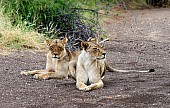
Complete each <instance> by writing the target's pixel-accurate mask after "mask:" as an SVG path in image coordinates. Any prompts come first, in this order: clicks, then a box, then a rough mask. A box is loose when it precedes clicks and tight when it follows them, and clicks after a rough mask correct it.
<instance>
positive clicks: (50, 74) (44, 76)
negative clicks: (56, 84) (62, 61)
mask: <svg viewBox="0 0 170 108" xmlns="http://www.w3.org/2000/svg"><path fill="white" fill-rule="evenodd" d="M66 77H67V74H61V73H57V72H47V73H43V74H35V75H34V78H36V79H51V78H57V79H64V78H66Z"/></svg>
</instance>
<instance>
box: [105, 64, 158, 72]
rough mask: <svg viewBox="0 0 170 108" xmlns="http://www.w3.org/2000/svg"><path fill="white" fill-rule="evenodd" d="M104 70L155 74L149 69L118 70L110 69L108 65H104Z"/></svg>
mask: <svg viewBox="0 0 170 108" xmlns="http://www.w3.org/2000/svg"><path fill="white" fill-rule="evenodd" d="M106 69H107V70H108V71H110V72H127V73H128V72H139V73H147V72H155V70H154V69H149V70H119V69H115V68H112V67H110V66H108V65H106Z"/></svg>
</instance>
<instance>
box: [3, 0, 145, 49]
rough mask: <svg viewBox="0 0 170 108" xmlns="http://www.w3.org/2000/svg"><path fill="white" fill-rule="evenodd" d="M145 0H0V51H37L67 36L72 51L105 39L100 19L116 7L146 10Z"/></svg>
mask: <svg viewBox="0 0 170 108" xmlns="http://www.w3.org/2000/svg"><path fill="white" fill-rule="evenodd" d="M147 3H148V0H0V48H1V49H2V48H3V49H9V48H12V49H28V48H29V49H30V48H31V49H41V48H42V42H43V40H44V38H61V37H64V36H67V37H68V38H69V40H70V41H69V43H70V44H71V45H72V46H73V45H74V46H75V47H71V46H70V49H76V48H78V47H79V44H80V42H81V41H82V40H87V39H88V38H89V37H98V38H99V39H100V38H101V37H106V34H105V33H104V31H102V30H101V28H100V25H99V24H100V18H101V16H102V17H103V16H104V15H106V14H108V11H111V9H112V7H113V6H115V5H118V6H120V7H122V8H124V9H129V8H143V7H148V5H147Z"/></svg>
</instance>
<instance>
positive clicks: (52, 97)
mask: <svg viewBox="0 0 170 108" xmlns="http://www.w3.org/2000/svg"><path fill="white" fill-rule="evenodd" d="M103 28H104V29H105V30H106V31H107V32H108V33H110V36H109V37H110V38H111V39H112V41H110V42H107V43H106V46H105V47H106V51H107V59H108V61H109V62H110V65H111V66H112V67H116V68H118V69H150V68H154V69H155V70H156V72H154V73H111V72H107V73H106V75H105V78H104V84H105V85H104V88H102V89H98V90H94V91H90V92H82V91H79V90H77V89H76V87H75V81H74V80H73V79H65V80H57V79H50V80H36V79H33V78H32V76H21V75H20V71H23V70H34V69H43V68H45V61H46V58H45V53H44V52H37V51H13V52H11V54H6V55H0V67H1V68H0V95H1V96H0V108H93V107H96V108H100V107H101V108H170V65H169V63H170V8H169V9H151V10H133V11H127V12H125V13H123V14H122V15H121V17H117V16H116V17H112V18H106V19H104V25H103ZM0 52H1V53H2V51H0Z"/></svg>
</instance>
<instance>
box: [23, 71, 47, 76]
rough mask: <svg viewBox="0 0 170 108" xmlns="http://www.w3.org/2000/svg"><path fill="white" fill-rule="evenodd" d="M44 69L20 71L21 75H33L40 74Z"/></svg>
mask: <svg viewBox="0 0 170 108" xmlns="http://www.w3.org/2000/svg"><path fill="white" fill-rule="evenodd" d="M46 72H47V71H46V70H33V71H22V72H21V73H20V74H21V75H35V74H42V73H46Z"/></svg>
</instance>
